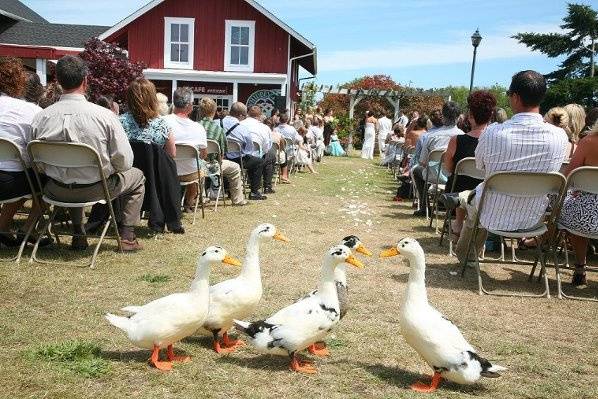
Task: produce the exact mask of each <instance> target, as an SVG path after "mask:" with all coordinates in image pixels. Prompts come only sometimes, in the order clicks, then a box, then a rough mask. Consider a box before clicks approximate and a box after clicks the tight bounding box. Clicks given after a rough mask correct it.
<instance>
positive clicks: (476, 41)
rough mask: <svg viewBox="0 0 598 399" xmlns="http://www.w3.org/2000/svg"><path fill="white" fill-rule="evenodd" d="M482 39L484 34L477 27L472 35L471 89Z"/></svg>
mask: <svg viewBox="0 0 598 399" xmlns="http://www.w3.org/2000/svg"><path fill="white" fill-rule="evenodd" d="M481 41H482V35H480V30H479V29H476V31H475V33H474V34H473V35H472V36H471V44H472V45H473V63H472V64H471V82H470V83H469V91H470V92H471V91H472V90H473V75H474V74H475V60H476V56H477V55H478V46H479V45H480V42H481Z"/></svg>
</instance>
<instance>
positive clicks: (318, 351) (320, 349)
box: [307, 342, 330, 357]
mask: <svg viewBox="0 0 598 399" xmlns="http://www.w3.org/2000/svg"><path fill="white" fill-rule="evenodd" d="M307 351H308V352H309V353H311V354H312V355H315V356H319V357H326V356H330V351H329V350H328V349H326V344H325V343H324V342H316V343H315V344H311V345H310V346H308V347H307Z"/></svg>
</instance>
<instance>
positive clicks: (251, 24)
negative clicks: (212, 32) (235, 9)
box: [224, 19, 255, 72]
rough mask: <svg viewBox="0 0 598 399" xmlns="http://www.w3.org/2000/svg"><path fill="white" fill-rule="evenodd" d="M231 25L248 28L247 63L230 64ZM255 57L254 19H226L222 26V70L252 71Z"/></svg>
mask: <svg viewBox="0 0 598 399" xmlns="http://www.w3.org/2000/svg"><path fill="white" fill-rule="evenodd" d="M233 26H240V27H248V28H249V56H248V61H249V64H248V65H231V63H230V52H231V42H230V40H231V28H232V27H233ZM254 57H255V21H240V20H232V19H227V20H226V22H225V28H224V71H225V72H253V68H254Z"/></svg>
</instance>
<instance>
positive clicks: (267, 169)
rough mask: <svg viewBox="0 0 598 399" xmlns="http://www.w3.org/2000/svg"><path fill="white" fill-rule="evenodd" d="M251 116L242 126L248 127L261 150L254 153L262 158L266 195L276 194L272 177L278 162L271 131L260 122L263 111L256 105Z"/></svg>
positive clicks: (252, 108) (250, 110)
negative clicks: (273, 148) (273, 149)
mask: <svg viewBox="0 0 598 399" xmlns="http://www.w3.org/2000/svg"><path fill="white" fill-rule="evenodd" d="M248 114H249V116H248V117H247V118H245V119H243V120H242V121H241V125H243V126H245V127H247V130H249V133H251V137H252V139H253V141H254V142H255V143H258V144H259V145H260V148H259V149H257V148H256V150H255V152H254V153H253V155H254V156H256V157H261V158H262V159H263V160H264V162H263V170H262V180H263V182H264V183H263V186H264V194H274V190H273V189H272V177H273V176H274V164H275V162H276V153H275V152H272V137H271V130H270V128H269V127H268V126H266V125H265V124H264V123H262V122H260V119H261V117H262V115H263V112H262V109H261V108H260V107H258V106H257V105H254V106H252V107H250V108H249V110H248Z"/></svg>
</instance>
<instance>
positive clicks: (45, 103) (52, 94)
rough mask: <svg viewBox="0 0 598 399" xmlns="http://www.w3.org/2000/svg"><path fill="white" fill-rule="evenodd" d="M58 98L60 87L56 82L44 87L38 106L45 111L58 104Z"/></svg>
mask: <svg viewBox="0 0 598 399" xmlns="http://www.w3.org/2000/svg"><path fill="white" fill-rule="evenodd" d="M60 96H62V87H60V84H59V83H58V82H52V83H50V84H49V85H48V86H47V87H46V91H44V94H42V96H41V98H40V99H39V102H38V105H39V106H40V107H41V108H42V109H46V108H48V107H49V106H50V105H52V104H55V103H56V102H58V100H60Z"/></svg>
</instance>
